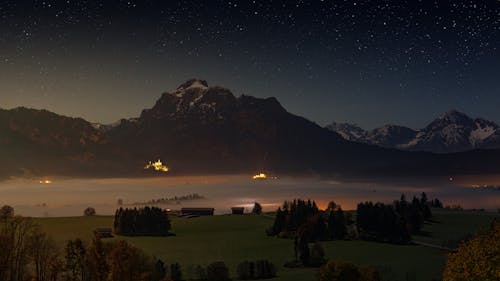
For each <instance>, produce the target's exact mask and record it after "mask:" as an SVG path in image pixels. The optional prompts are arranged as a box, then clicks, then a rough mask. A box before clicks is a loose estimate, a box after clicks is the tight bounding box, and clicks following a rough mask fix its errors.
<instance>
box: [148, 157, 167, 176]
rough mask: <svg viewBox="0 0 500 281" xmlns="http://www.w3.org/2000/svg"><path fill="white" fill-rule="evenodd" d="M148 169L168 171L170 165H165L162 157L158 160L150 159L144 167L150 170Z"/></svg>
mask: <svg viewBox="0 0 500 281" xmlns="http://www.w3.org/2000/svg"><path fill="white" fill-rule="evenodd" d="M148 169H154V170H155V171H158V172H164V173H165V172H168V170H169V169H168V167H167V166H165V165H163V163H162V162H161V160H160V159H158V161H156V162H151V161H149V162H148V164H147V165H146V166H145V167H144V170H148Z"/></svg>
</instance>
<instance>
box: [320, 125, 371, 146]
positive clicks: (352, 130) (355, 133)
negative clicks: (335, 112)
mask: <svg viewBox="0 0 500 281" xmlns="http://www.w3.org/2000/svg"><path fill="white" fill-rule="evenodd" d="M326 128H327V129H329V130H331V131H334V132H336V133H338V134H339V135H341V136H342V137H343V138H344V139H346V140H349V141H357V142H360V140H364V139H365V138H366V135H367V133H368V132H367V131H365V130H363V129H361V128H360V127H359V126H358V125H356V124H350V123H336V122H333V123H332V124H330V125H328V126H326ZM363 142H364V141H363Z"/></svg>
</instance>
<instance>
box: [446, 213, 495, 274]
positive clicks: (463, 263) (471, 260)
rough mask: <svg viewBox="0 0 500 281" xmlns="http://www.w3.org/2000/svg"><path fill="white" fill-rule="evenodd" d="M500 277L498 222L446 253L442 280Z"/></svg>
mask: <svg viewBox="0 0 500 281" xmlns="http://www.w3.org/2000/svg"><path fill="white" fill-rule="evenodd" d="M499 279H500V222H498V221H494V222H493V224H492V226H491V228H490V229H489V230H487V231H484V232H480V233H478V234H477V235H476V236H475V237H473V238H471V239H470V240H468V241H463V242H462V243H461V244H460V246H459V247H458V249H457V252H456V253H452V254H449V255H448V259H447V261H446V266H445V269H444V273H443V281H468V280H485V281H493V280H499Z"/></svg>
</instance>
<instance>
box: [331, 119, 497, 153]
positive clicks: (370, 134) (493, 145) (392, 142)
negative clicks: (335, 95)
mask: <svg viewBox="0 0 500 281" xmlns="http://www.w3.org/2000/svg"><path fill="white" fill-rule="evenodd" d="M326 128H327V129H329V130H332V131H336V132H338V133H339V134H340V135H342V136H349V138H348V139H349V140H351V141H355V142H360V143H366V144H372V145H378V146H382V147H387V148H397V149H401V150H409V151H428V152H434V153H454V152H464V151H469V150H474V149H499V148H500V127H499V126H498V125H497V124H496V123H494V122H492V121H488V120H485V119H482V118H471V117H469V116H468V115H466V114H465V113H462V112H460V111H457V110H451V111H448V112H446V113H443V114H441V115H439V116H437V117H436V118H435V119H434V120H432V121H431V122H430V123H429V124H427V125H426V126H425V127H424V128H422V129H417V130H414V129H411V128H408V127H405V126H397V125H385V126H383V127H380V128H375V129H373V130H371V131H366V130H364V129H362V128H360V127H359V126H353V125H342V124H340V125H339V124H338V123H335V122H334V123H333V124H332V125H328V126H326ZM343 130H351V131H343ZM352 131H355V134H352V133H351V132H352ZM356 136H358V137H356Z"/></svg>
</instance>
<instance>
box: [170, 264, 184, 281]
mask: <svg viewBox="0 0 500 281" xmlns="http://www.w3.org/2000/svg"><path fill="white" fill-rule="evenodd" d="M170 280H172V281H181V280H182V270H181V265H180V264H178V263H173V264H171V265H170Z"/></svg>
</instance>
